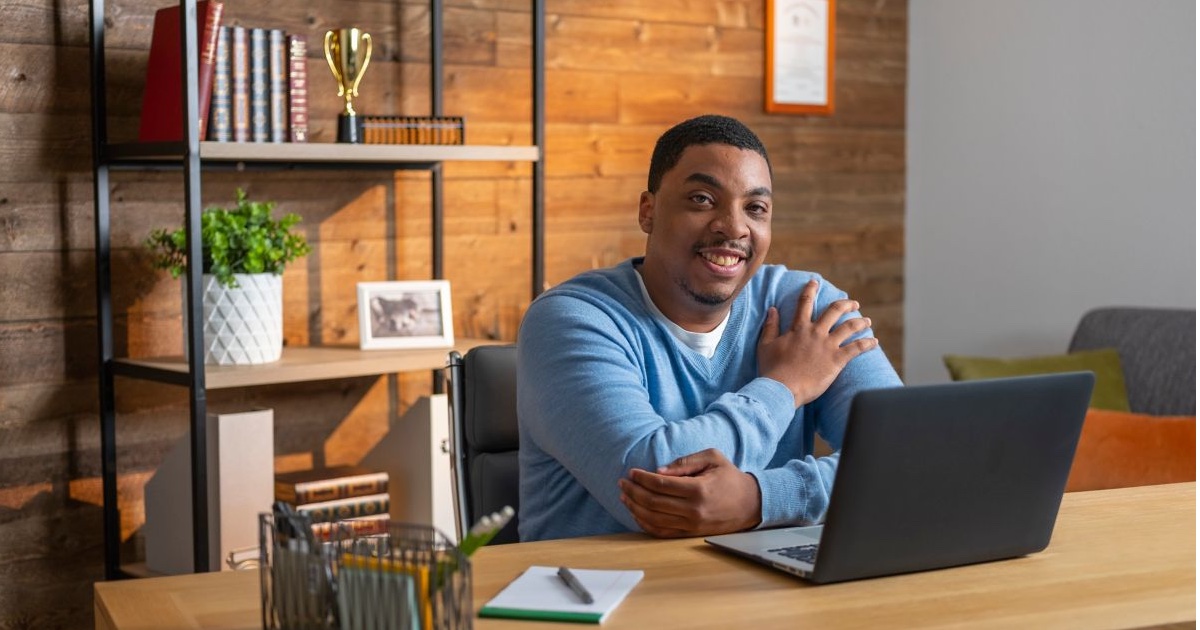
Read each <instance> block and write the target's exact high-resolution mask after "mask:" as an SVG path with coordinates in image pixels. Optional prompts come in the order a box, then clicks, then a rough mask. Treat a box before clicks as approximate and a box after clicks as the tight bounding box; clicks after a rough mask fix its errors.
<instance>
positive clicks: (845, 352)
mask: <svg viewBox="0 0 1200 630" xmlns="http://www.w3.org/2000/svg"><path fill="white" fill-rule="evenodd" d="M817 287H818V283H817V281H816V280H809V281H808V284H806V285H804V288H803V289H801V290H800V301H799V306H798V308H797V309H796V317H795V319H793V320H792V325H791V327H790V328H789V329H788V330H787V331H784V332H782V333H781V332H780V330H779V310H778V309H776V308H775V307H773V306H772V307H771V308H770V309H768V310H767V318H766V320H765V321H764V322H763V327H762V333H761V334H760V335H759V338H758V373H759V374H761V375H762V376H765V377H767V378H772V379H775V380H777V381H779V382H780V383H783V384H784V385H785V386H787V388H788V389H789V390H791V392H792V395H793V396H795V398H796V407H800V406H801V405H804V404H807V403H809V402H811V401H813V400H815V399H816V398H817V397H818V396H820V395H821V394H823V393H825V390H827V389H829V386H830V385H831V384H833V379H835V378H837V375H838V374H839V373H840V372H841V371H842V368H844V367H846V364H847V363H849V362H850V359H853V358H854V357H856V356H858V355H860V354H862V353H864V352H866V351H868V350H871V349H872V348H875V347H876V346H878V345H879V341H878V340H877V339H875V338H873V337H865V338H863V339H858V340H856V341H853V342H850V343H846V340H847V339H849V338H850V337H852V336H854V334H855V333H858V332H861V331H863V330H866V329H867V328H868V327H869V326H870V325H871V320H870V319H869V318H866V317H855V318H852V319H847V320H846V321H844V322H842V323H841V324H839V325H838V326H837V327H836V328H835V327H834V324H837V321H838V319H839V318H841V317H842V316H843V315H845V314H846V313H849V312H850V311H854V310H857V309H858V302H855V301H854V300H848V299H847V300H838V301H836V302H834V303H832V304H830V305H829V308H827V309H825V312H824V313H822V314H821V316H820V317H818V318H817V320H816V321H812V316H813V303H814V302H815V301H816V298H817ZM842 344H845V345H842Z"/></svg>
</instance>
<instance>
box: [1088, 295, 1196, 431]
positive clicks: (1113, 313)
mask: <svg viewBox="0 0 1200 630" xmlns="http://www.w3.org/2000/svg"><path fill="white" fill-rule="evenodd" d="M1099 348H1116V349H1117V353H1118V354H1120V355H1121V368H1122V370H1123V371H1124V372H1125V387H1126V389H1127V390H1128V393H1129V408H1130V411H1133V412H1136V413H1145V414H1153V415H1187V416H1194V415H1196V309H1167V308H1122V307H1110V308H1098V309H1095V310H1092V311H1088V312H1087V313H1086V314H1085V315H1084V316H1083V318H1082V319H1080V320H1079V325H1078V327H1076V329H1075V335H1074V336H1073V337H1072V338H1071V345H1070V351H1072V352H1075V351H1077V350H1095V349H1099Z"/></svg>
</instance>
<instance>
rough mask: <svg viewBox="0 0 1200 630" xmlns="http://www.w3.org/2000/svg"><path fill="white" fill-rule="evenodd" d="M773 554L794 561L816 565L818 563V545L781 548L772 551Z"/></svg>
mask: <svg viewBox="0 0 1200 630" xmlns="http://www.w3.org/2000/svg"><path fill="white" fill-rule="evenodd" d="M770 551H771V553H777V554H779V555H781V556H786V557H788V558H791V559H792V560H799V561H800V562H807V563H809V564H816V562H817V545H797V546H795V547H780V548H779V549H771V550H770Z"/></svg>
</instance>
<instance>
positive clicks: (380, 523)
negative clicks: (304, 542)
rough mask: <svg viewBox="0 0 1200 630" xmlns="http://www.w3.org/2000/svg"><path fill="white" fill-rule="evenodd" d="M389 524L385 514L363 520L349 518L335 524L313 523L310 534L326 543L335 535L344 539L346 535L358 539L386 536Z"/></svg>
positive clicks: (328, 522)
mask: <svg viewBox="0 0 1200 630" xmlns="http://www.w3.org/2000/svg"><path fill="white" fill-rule="evenodd" d="M390 523H391V520H390V519H389V518H388V516H387V515H386V514H378V515H376V516H367V517H363V518H350V519H346V520H343V521H338V522H337V524H335V523H333V522H330V521H326V522H323V523H313V524H312V532H313V536H315V537H316V539H317V540H319V541H321V542H326V541H328V540H330V539H332V538H333V537H334V534H335V533H336V534H338V536H339V537H345V536H346V535H347V534H351V535H354V536H359V537H361V536H377V535H379V534H386V533H387V532H388V526H389V524H390Z"/></svg>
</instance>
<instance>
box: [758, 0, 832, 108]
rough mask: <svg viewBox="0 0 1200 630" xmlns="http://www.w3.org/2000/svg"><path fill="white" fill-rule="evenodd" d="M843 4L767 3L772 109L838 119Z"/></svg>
mask: <svg viewBox="0 0 1200 630" xmlns="http://www.w3.org/2000/svg"><path fill="white" fill-rule="evenodd" d="M836 13H837V0H767V37H766V40H767V71H766V84H767V94H766V110H767V111H768V112H774V113H783V114H818V115H824V116H829V115H832V114H833V61H834V54H833V53H834V37H833V35H834V30H835V29H834V22H835V14H836Z"/></svg>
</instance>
